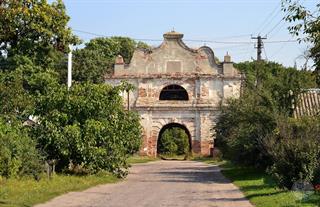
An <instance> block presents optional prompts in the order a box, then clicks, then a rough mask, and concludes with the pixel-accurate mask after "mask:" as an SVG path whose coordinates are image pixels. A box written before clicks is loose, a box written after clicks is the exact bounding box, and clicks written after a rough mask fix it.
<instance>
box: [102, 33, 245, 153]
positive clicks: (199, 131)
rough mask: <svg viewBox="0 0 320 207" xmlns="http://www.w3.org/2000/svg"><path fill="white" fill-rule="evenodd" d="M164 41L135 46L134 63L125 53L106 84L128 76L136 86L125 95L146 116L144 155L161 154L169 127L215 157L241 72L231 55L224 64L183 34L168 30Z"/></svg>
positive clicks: (193, 146)
mask: <svg viewBox="0 0 320 207" xmlns="http://www.w3.org/2000/svg"><path fill="white" fill-rule="evenodd" d="M163 36H164V41H163V43H162V44H161V45H160V46H159V47H157V48H153V49H151V50H141V49H137V50H135V52H134V54H133V57H132V59H131V61H130V64H128V65H126V64H125V63H124V61H123V58H122V57H121V56H118V57H117V59H116V62H115V67H114V73H113V75H112V76H110V77H106V83H109V84H113V85H117V84H119V83H120V81H122V80H125V81H127V82H129V83H131V84H133V85H134V86H135V87H136V90H134V91H132V92H130V93H129V94H126V93H123V94H122V95H123V98H124V102H125V103H127V104H128V105H129V107H130V109H131V110H136V111H137V112H138V113H139V114H140V116H141V125H142V127H143V146H142V148H141V153H142V154H145V155H149V156H156V155H157V141H158V138H159V136H160V134H161V133H162V132H163V129H165V128H168V127H170V126H178V127H180V128H182V129H184V130H185V131H186V132H187V134H188V135H189V140H190V148H191V150H192V151H193V152H195V153H199V154H202V155H209V154H210V152H211V151H212V149H213V147H214V138H215V136H214V131H213V130H212V128H213V127H214V126H215V123H216V121H217V118H218V116H219V113H220V106H221V104H224V103H225V99H226V98H230V97H235V98H236V97H238V96H239V94H240V86H241V76H240V74H239V73H238V71H237V70H236V69H235V68H234V67H233V63H232V62H231V58H230V56H229V55H226V56H225V57H224V61H223V62H222V63H218V61H217V60H216V57H215V56H214V53H213V51H212V50H211V48H209V47H207V46H203V47H200V48H198V49H191V48H189V47H188V46H186V45H185V44H184V42H183V41H182V38H183V34H180V33H177V32H174V31H172V32H168V33H165V34H164V35H163Z"/></svg>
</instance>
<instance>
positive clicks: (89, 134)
mask: <svg viewBox="0 0 320 207" xmlns="http://www.w3.org/2000/svg"><path fill="white" fill-rule="evenodd" d="M120 90H121V87H111V86H108V85H105V84H101V85H96V84H91V83H85V84H74V85H73V87H72V88H71V89H70V90H69V91H67V89H66V87H59V85H57V87H54V88H49V89H48V90H47V91H46V94H44V95H41V96H40V97H39V98H38V99H37V102H36V104H37V108H36V111H35V114H36V115H37V116H39V119H40V124H39V125H37V126H36V127H35V128H34V131H33V135H34V137H35V138H37V140H38V142H39V145H40V146H41V148H42V149H44V151H45V152H46V153H47V157H48V159H57V160H58V169H60V170H62V169H67V167H68V166H69V164H71V163H72V165H73V166H81V167H82V168H84V169H85V170H86V171H88V172H90V173H95V172H98V171H100V170H108V171H110V172H113V173H116V174H117V175H118V176H123V175H125V174H124V173H126V168H127V167H128V164H127V162H126V159H127V157H128V155H129V154H133V153H134V152H136V151H137V150H138V149H139V147H140V142H141V129H140V124H139V116H138V115H137V114H136V113H134V112H131V111H124V108H123V106H122V99H121V97H120V96H119V95H118V94H119V92H120Z"/></svg>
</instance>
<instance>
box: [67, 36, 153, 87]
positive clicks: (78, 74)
mask: <svg viewBox="0 0 320 207" xmlns="http://www.w3.org/2000/svg"><path fill="white" fill-rule="evenodd" d="M136 48H140V49H149V48H150V47H149V46H148V45H147V44H145V43H143V42H136V41H134V40H133V39H131V38H128V37H110V38H105V37H99V38H95V39H92V40H90V42H88V43H86V44H85V47H84V48H83V49H78V50H76V51H75V52H74V66H73V78H74V80H77V81H91V82H94V83H100V82H102V81H103V77H104V75H106V74H110V73H111V72H112V70H113V65H114V61H115V58H116V56H117V55H121V56H122V57H123V59H124V61H125V63H129V62H130V60H131V57H132V55H133V52H134V50H135V49H136ZM63 77H66V75H63Z"/></svg>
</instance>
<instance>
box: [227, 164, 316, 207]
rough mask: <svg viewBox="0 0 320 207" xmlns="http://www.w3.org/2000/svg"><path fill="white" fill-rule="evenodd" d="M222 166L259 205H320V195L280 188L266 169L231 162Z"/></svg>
mask: <svg viewBox="0 0 320 207" xmlns="http://www.w3.org/2000/svg"><path fill="white" fill-rule="evenodd" d="M221 167H222V174H223V175H224V176H226V177H227V178H229V179H230V180H232V182H233V183H234V184H235V185H236V186H238V187H239V188H240V189H241V191H242V192H243V193H244V195H245V196H246V197H247V198H248V199H249V200H250V202H251V203H252V204H254V205H255V206H257V207H271V206H272V207H294V206H304V207H307V206H308V207H309V206H310V207H316V206H320V195H316V194H315V193H310V194H309V193H301V192H300V193H297V192H293V191H288V190H283V189H280V188H278V187H277V186H276V183H275V182H274V180H273V179H272V178H271V177H270V176H269V175H267V174H266V172H265V171H262V170H258V169H256V168H250V167H240V166H236V165H234V164H231V163H224V164H222V165H221Z"/></svg>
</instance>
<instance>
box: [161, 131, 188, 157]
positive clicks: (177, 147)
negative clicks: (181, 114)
mask: <svg viewBox="0 0 320 207" xmlns="http://www.w3.org/2000/svg"><path fill="white" fill-rule="evenodd" d="M189 149H190V146H189V137H188V135H187V134H186V132H185V131H184V130H183V129H181V128H178V127H172V128H169V129H166V130H165V131H164V132H163V133H162V135H161V137H160V139H159V140H158V153H159V154H165V155H185V154H187V153H188V152H189Z"/></svg>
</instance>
